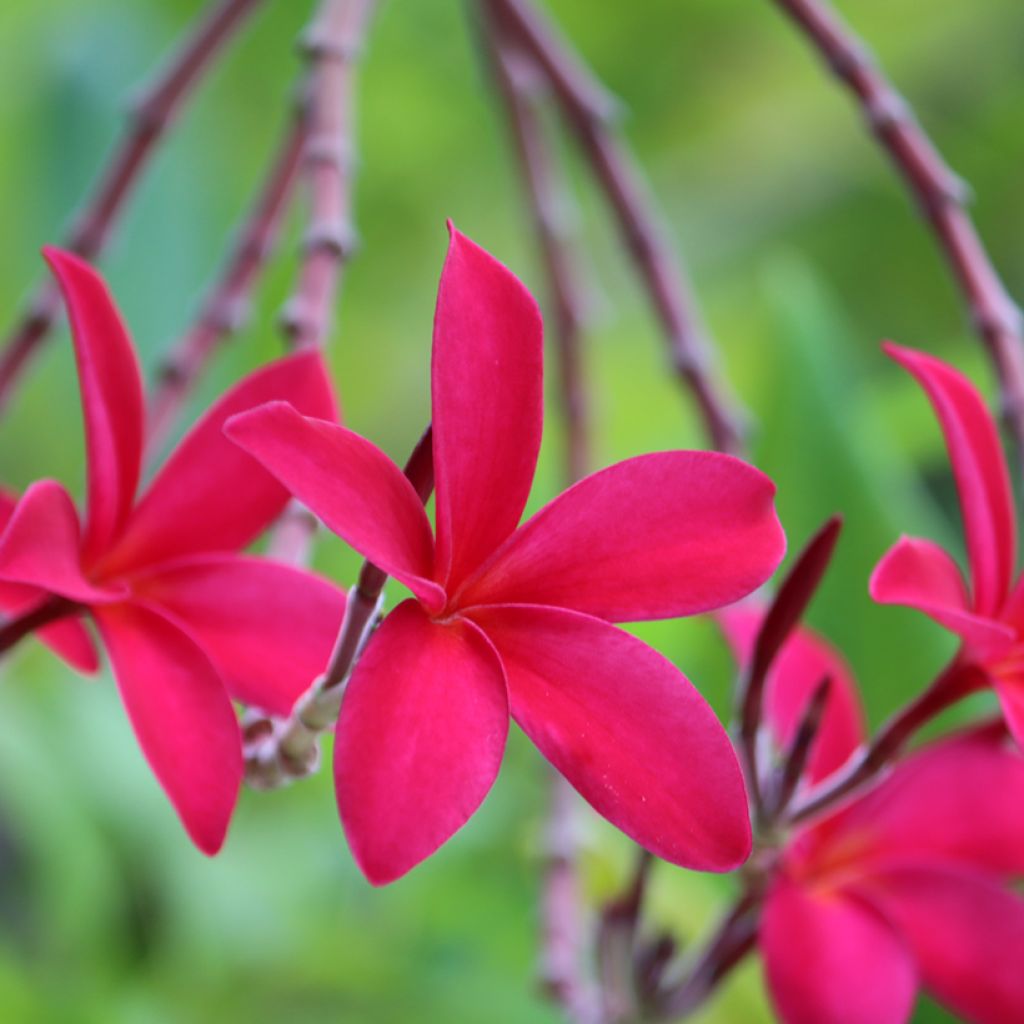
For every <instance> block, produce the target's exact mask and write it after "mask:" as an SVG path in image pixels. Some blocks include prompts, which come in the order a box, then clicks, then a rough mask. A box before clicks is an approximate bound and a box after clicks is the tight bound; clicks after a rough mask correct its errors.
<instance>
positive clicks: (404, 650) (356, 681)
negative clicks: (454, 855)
mask: <svg viewBox="0 0 1024 1024" xmlns="http://www.w3.org/2000/svg"><path fill="white" fill-rule="evenodd" d="M507 732H508V702H507V698H506V692H505V681H504V677H503V674H502V668H501V663H500V662H499V661H498V657H497V655H496V654H495V653H494V650H493V649H492V648H491V646H490V644H489V643H488V642H487V640H486V639H485V638H484V636H483V635H482V634H481V633H480V632H479V630H477V629H476V627H475V626H473V625H472V624H471V623H469V622H466V621H461V622H453V623H450V624H448V625H441V624H438V623H435V622H432V621H431V620H430V619H429V618H427V616H426V615H425V614H424V612H423V610H422V609H421V608H420V607H419V606H418V605H417V604H416V602H414V601H406V602H405V603H403V604H401V605H399V606H398V607H397V608H396V609H395V610H394V611H393V612H392V613H391V615H389V616H388V618H387V619H385V621H384V623H383V624H382V625H381V627H380V629H379V630H378V632H377V634H376V635H375V636H374V638H373V641H372V643H371V644H370V646H369V647H368V648H367V650H366V653H365V654H364V655H363V657H362V658H361V659H360V660H359V662H358V664H357V666H356V669H355V672H354V674H353V677H352V680H351V682H350V683H349V686H348V690H347V691H346V693H345V699H344V702H343V706H342V713H341V717H340V718H339V720H338V728H337V739H336V742H335V748H334V778H335V785H336V790H337V796H338V808H339V811H340V812H341V820H342V822H343V824H344V826H345V833H346V835H347V836H348V840H349V844H350V846H351V847H352V852H353V854H354V856H355V858H356V860H357V862H358V863H359V865H360V867H361V868H362V870H363V873H364V874H365V875H366V877H367V878H368V879H369V880H370V881H371V882H373V883H374V884H376V885H383V884H385V883H387V882H391V881H394V880H395V879H396V878H399V877H400V876H402V875H403V874H405V873H406V872H407V871H409V870H410V869H411V868H413V867H415V866H416V865H417V864H418V863H419V862H420V861H421V860H423V859H424V858H425V857H428V856H429V855H430V854H431V853H433V852H434V851H435V850H436V849H437V848H438V847H439V846H440V845H441V844H442V843H443V842H445V841H446V840H447V839H448V838H449V837H450V836H451V835H452V834H453V833H455V832H456V831H457V830H458V829H459V828H461V827H462V825H463V824H464V823H465V822H466V821H467V819H468V818H469V817H470V815H472V813H473V812H474V811H475V810H476V809H477V807H478V806H479V805H480V803H481V801H482V800H483V799H484V797H485V796H486V795H487V792H488V790H489V789H490V788H491V784H492V783H493V782H494V779H495V776H496V775H497V773H498V767H499V765H500V764H501V757H502V754H503V752H504V749H505V739H506V735H507Z"/></svg>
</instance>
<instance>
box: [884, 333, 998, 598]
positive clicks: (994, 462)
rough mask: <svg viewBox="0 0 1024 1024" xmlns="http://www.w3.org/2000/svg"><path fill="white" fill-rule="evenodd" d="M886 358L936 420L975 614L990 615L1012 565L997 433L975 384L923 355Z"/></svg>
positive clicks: (893, 349) (894, 349) (896, 349)
mask: <svg viewBox="0 0 1024 1024" xmlns="http://www.w3.org/2000/svg"><path fill="white" fill-rule="evenodd" d="M885 351H886V353H887V354H888V355H889V356H890V357H891V358H892V359H894V360H895V361H896V362H898V363H899V364H900V365H901V366H902V367H903V368H904V369H906V370H908V371H909V372H910V373H911V374H912V375H913V376H914V378H915V379H916V380H917V382H918V383H919V384H920V385H921V387H922V388H923V389H924V391H925V394H926V395H927V396H928V399H929V401H930V402H931V404H932V407H933V408H934V410H935V414H936V416H938V419H939V424H940V425H941V427H942V432H943V434H944V435H945V438H946V447H947V449H948V451H949V458H950V461H951V462H952V464H953V473H954V476H955V477H956V486H957V491H958V492H959V494H960V508H961V511H962V513H963V518H964V533H965V535H966V538H967V552H968V555H969V556H970V561H971V578H972V582H973V587H974V608H973V610H974V611H976V612H978V613H980V614H981V615H993V614H995V613H996V612H997V611H998V610H999V607H1000V605H1001V604H1002V602H1003V600H1004V599H1005V597H1006V595H1007V593H1008V591H1009V589H1010V581H1011V580H1012V578H1013V572H1014V566H1015V563H1016V557H1017V555H1016V546H1017V531H1016V525H1015V520H1014V512H1013V496H1012V492H1011V490H1010V478H1009V474H1008V473H1007V470H1006V460H1005V459H1004V457H1003V450H1002V447H1001V445H1000V443H999V432H998V430H997V429H996V425H995V423H994V422H993V420H992V416H991V415H990V414H989V411H988V408H987V407H986V406H985V403H984V402H983V401H982V399H981V396H980V395H979V394H978V392H977V390H976V389H975V387H974V385H973V384H972V383H971V382H970V381H969V380H968V379H967V378H966V377H965V376H964V375H963V374H962V373H960V372H959V371H957V370H954V369H953V367H951V366H949V365H947V364H946V363H944V362H942V361H941V360H940V359H936V358H935V357H934V356H930V355H927V354H926V353H924V352H916V351H914V350H913V349H908V348H901V347H900V346H898V345H891V344H887V345H886V346H885Z"/></svg>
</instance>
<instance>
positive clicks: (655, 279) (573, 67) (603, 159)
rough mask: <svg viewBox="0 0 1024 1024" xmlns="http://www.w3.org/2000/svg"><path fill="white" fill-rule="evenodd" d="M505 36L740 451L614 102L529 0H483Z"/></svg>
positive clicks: (731, 447) (685, 371)
mask: <svg viewBox="0 0 1024 1024" xmlns="http://www.w3.org/2000/svg"><path fill="white" fill-rule="evenodd" d="M483 2H484V3H486V4H487V5H488V6H489V8H490V11H491V14H492V16H493V18H494V20H495V23H496V24H497V25H498V26H499V28H500V31H501V32H502V34H503V36H504V37H506V38H509V39H515V40H517V41H518V42H519V43H520V44H521V46H522V48H523V49H524V50H525V51H526V52H528V53H529V54H530V55H531V57H532V58H533V60H534V61H535V63H536V65H537V67H539V68H540V69H542V70H543V72H544V74H545V76H546V77H547V79H548V82H549V83H550V86H551V89H552V91H553V93H554V96H555V99H556V100H557V102H558V105H559V107H560V108H561V111H562V114H563V116H564V118H565V121H566V123H567V124H568V126H569V127H570V129H571V130H572V132H573V134H574V135H575V136H576V138H577V141H578V142H579V144H580V146H581V148H582V150H583V152H584V154H585V156H586V158H587V160H588V162H589V165H590V168H591V170H592V172H593V174H594V177H595V179H596V180H597V182H598V184H599V185H600V187H601V189H602V191H603V192H604V194H605V196H606V198H607V200H608V202H609V204H610V206H611V207H612V210H613V212H614V214H615V217H616V220H617V222H618V226H619V230H620V233H621V235H622V237H623V240H624V242H625V243H626V246H627V248H628V251H629V253H630V255H631V256H632V259H633V262H634V264H635V265H636V268H637V271H638V273H639V274H640V277H641V280H642V281H643V284H644V286H645V287H646V289H647V291H648V293H649V296H650V299H651V302H652V305H653V306H654V309H655V312H656V313H657V316H658V318H659V319H660V321H661V324H662V327H663V330H664V333H665V338H666V341H667V343H668V347H669V353H670V357H671V360H672V365H673V367H674V369H675V371H676V373H677V374H678V376H679V378H680V379H681V380H682V381H683V382H684V383H685V385H686V387H687V388H688V389H689V390H690V392H691V393H692V394H693V396H694V398H695V400H696V402H697V406H698V408H699V412H700V415H701V419H702V421H703V424H704V427H705V430H706V432H707V435H708V438H709V440H710V441H711V443H712V445H713V446H714V447H715V448H718V449H719V450H721V451H725V452H733V453H735V452H738V451H739V450H740V449H741V448H742V444H743V433H744V430H743V424H744V417H743V416H742V415H741V413H740V411H739V408H738V406H737V405H736V403H735V400H734V399H733V398H732V396H731V395H729V394H728V393H727V391H726V389H725V387H724V385H723V383H722V382H721V381H720V380H719V379H718V378H717V376H716V375H715V373H714V371H713V367H712V365H711V364H712V359H711V351H712V346H711V344H710V340H709V336H708V332H707V329H706V327H705V326H704V324H703V323H702V321H701V318H700V316H699V315H698V313H697V309H696V302H695V300H694V297H693V289H692V287H691V285H690V282H689V278H688V275H687V274H686V271H685V269H684V267H683V263H682V260H681V259H680V257H679V255H678V253H677V252H676V251H674V249H673V247H672V245H671V244H670V242H669V241H668V239H667V237H666V236H665V235H664V234H663V233H662V231H661V230H660V228H659V223H660V220H661V218H659V217H658V215H657V214H656V212H655V210H654V208H653V200H652V198H651V197H650V195H649V194H648V190H647V187H646V183H645V182H644V180H643V176H642V173H641V171H640V169H639V167H638V166H637V164H636V161H635V160H634V158H633V156H632V154H631V153H630V152H629V150H628V148H627V147H626V145H625V143H624V142H623V141H622V139H621V138H620V137H619V135H618V133H617V131H616V130H615V128H614V127H613V125H612V123H611V117H610V115H611V112H612V109H613V107H612V104H611V103H610V102H609V100H608V99H607V93H606V92H605V91H604V90H603V89H602V88H601V87H600V86H598V85H597V84H596V83H595V82H594V81H593V79H592V78H591V77H590V75H589V73H588V72H587V71H586V69H585V68H584V67H583V65H582V63H581V62H580V60H579V58H578V57H577V56H576V55H575V54H574V53H573V52H572V51H571V49H570V48H569V46H568V44H567V43H566V41H565V40H563V39H561V38H560V37H559V36H558V35H557V34H556V33H555V32H554V31H553V30H552V28H551V27H550V26H549V25H548V24H547V23H546V21H545V19H544V18H543V17H542V16H541V14H540V12H539V11H537V9H536V8H535V7H533V6H531V4H530V3H529V2H528V0H483Z"/></svg>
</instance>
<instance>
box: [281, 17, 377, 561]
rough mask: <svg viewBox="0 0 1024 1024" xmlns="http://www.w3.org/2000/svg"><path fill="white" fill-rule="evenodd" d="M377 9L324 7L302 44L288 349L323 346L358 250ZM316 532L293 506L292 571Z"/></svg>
mask: <svg viewBox="0 0 1024 1024" xmlns="http://www.w3.org/2000/svg"><path fill="white" fill-rule="evenodd" d="M375 7H376V0H323V2H322V3H321V5H320V8H319V9H318V11H317V14H316V17H315V19H314V21H313V23H312V25H311V27H310V28H309V30H308V31H307V32H306V34H305V37H304V39H303V50H304V52H305V54H306V58H307V60H308V61H309V96H310V99H309V103H310V113H309V132H308V135H307V137H306V140H305V144H304V146H303V151H302V172H303V175H304V177H305V181H306V185H307V188H308V190H309V225H308V228H307V230H306V234H305V237H304V239H303V252H302V260H301V266H300V268H299V273H298V277H297V279H296V284H295V289H294V291H293V292H292V295H291V297H290V298H289V300H288V302H287V303H286V305H285V308H284V312H283V313H282V315H281V325H282V328H283V330H284V332H285V336H286V339H287V343H288V346H289V347H290V348H292V349H295V350H298V349H306V348H314V349H323V348H324V347H325V345H326V343H327V339H328V337H329V336H330V332H331V327H332V325H333V320H334V307H335V303H336V300H337V295H338V289H339V287H340V284H341V278H342V273H343V271H344V267H345V264H346V262H347V261H348V259H349V257H350V256H351V255H352V253H353V251H354V250H355V247H356V242H357V239H356V233H355V229H354V227H353V225H352V183H353V178H354V170H355V143H354V141H353V137H354V107H355V104H354V93H355V73H356V61H357V60H358V58H359V56H360V55H361V53H362V50H363V45H364V42H365V38H366V32H367V29H368V27H369V23H370V17H371V15H372V14H373V11H374V8H375ZM315 531H316V522H315V520H314V519H313V518H312V517H311V516H310V515H309V514H308V513H307V512H306V511H305V510H303V509H302V508H301V507H300V506H299V505H297V504H296V503H294V502H293V503H292V504H291V505H289V506H288V509H287V511H286V512H285V514H284V515H283V516H282V518H281V521H280V522H279V523H278V525H277V527H276V528H275V530H274V534H273V536H272V538H271V542H270V550H271V553H272V554H273V555H274V556H275V557H277V558H280V559H282V560H284V561H288V562H291V563H293V564H299V563H302V562H305V561H306V560H307V559H308V555H309V547H310V543H311V541H312V538H313V534H314V533H315Z"/></svg>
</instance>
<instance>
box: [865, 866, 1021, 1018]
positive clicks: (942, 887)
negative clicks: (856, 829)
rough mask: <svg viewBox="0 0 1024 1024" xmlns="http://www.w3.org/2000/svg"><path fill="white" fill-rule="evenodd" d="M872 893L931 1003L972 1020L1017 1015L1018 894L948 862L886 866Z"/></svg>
mask: <svg viewBox="0 0 1024 1024" xmlns="http://www.w3.org/2000/svg"><path fill="white" fill-rule="evenodd" d="M872 891H873V893H874V894H875V895H876V897H877V899H878V901H879V905H880V906H881V908H882V910H883V911H884V912H885V914H886V916H887V917H888V918H889V919H890V920H891V921H892V922H893V923H894V924H895V925H896V927H897V928H898V929H899V930H900V932H901V933H902V934H903V936H904V937H905V941H906V942H907V944H908V945H909V946H910V949H911V950H912V952H913V954H914V958H915V959H916V961H917V966H918V972H919V974H920V976H921V981H922V984H923V985H924V986H925V988H927V989H928V990H929V992H931V993H932V995H934V997H935V998H936V999H937V1000H939V1002H941V1003H943V1004H945V1005H946V1006H948V1007H949V1008H950V1009H951V1010H953V1012H954V1013H956V1014H957V1016H958V1017H960V1018H961V1019H963V1020H969V1021H978V1022H979V1024H1005V1022H1007V1021H1014V1020H1021V1019H1024V971H1022V970H1021V962H1020V955H1021V951H1022V950H1024V898H1022V897H1021V896H1020V895H1018V894H1017V893H1014V892H1010V891H1009V890H1007V889H1006V888H1004V887H1003V886H1001V885H1000V884H998V883H997V882H995V881H994V880H991V879H989V878H986V877H984V876H983V875H979V874H974V873H972V872H967V871H957V870H953V869H949V868H934V869H923V868H916V867H915V868H906V869H903V870H899V869H894V870H891V871H888V872H885V873H882V874H879V876H878V877H877V879H875V881H874V883H873V885H872Z"/></svg>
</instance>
